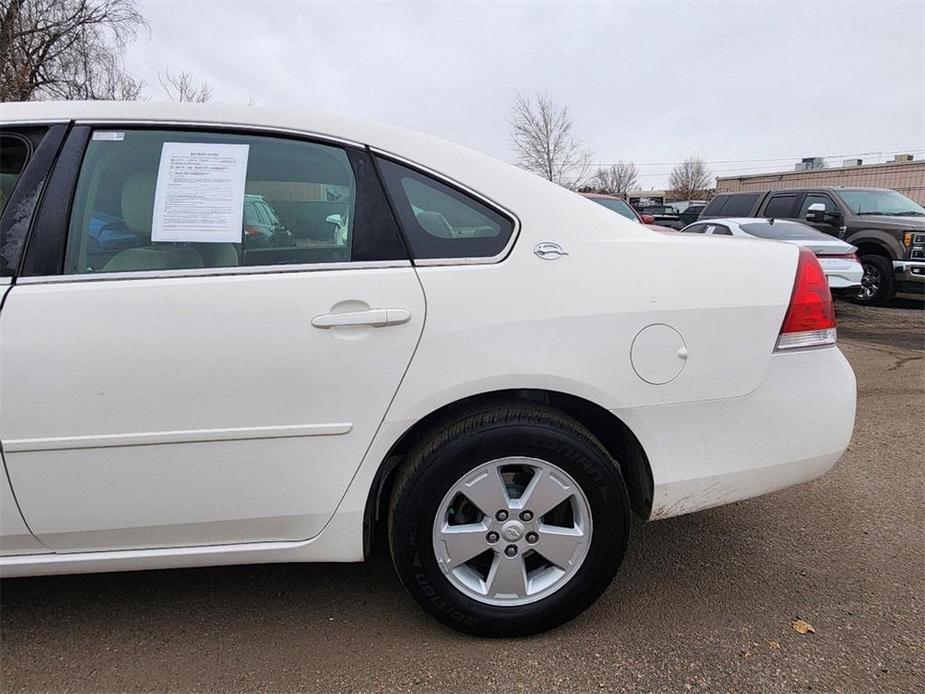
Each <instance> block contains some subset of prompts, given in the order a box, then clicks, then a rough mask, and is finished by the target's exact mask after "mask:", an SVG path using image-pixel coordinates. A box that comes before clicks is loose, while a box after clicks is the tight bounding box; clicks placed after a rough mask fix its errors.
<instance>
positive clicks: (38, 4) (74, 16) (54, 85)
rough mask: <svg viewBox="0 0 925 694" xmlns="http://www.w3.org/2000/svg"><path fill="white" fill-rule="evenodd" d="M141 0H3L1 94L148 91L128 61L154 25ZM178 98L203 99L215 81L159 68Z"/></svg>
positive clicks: (103, 95) (117, 96) (123, 97)
mask: <svg viewBox="0 0 925 694" xmlns="http://www.w3.org/2000/svg"><path fill="white" fill-rule="evenodd" d="M147 26H148V25H147V22H145V19H144V17H143V16H142V15H141V12H140V11H139V9H138V2H137V0H0V101H29V100H32V99H114V100H119V101H132V100H135V99H144V98H147V97H146V96H145V95H144V89H145V83H144V82H143V81H142V80H140V79H138V78H136V77H134V76H133V75H131V74H129V73H128V72H127V71H126V70H125V68H124V66H123V56H124V53H125V48H126V46H127V45H128V43H129V42H130V41H132V40H134V39H135V37H136V36H137V34H138V32H139V31H140V30H142V29H146V28H147ZM158 81H159V82H160V85H161V89H162V91H163V93H164V95H165V96H166V97H167V98H168V99H170V100H171V101H192V102H197V103H203V102H206V101H209V100H211V98H212V87H211V86H209V84H208V83H207V82H201V83H199V84H196V83H195V82H194V81H193V77H192V76H191V75H190V73H188V72H186V71H183V72H179V73H172V72H170V71H169V70H165V71H164V72H163V73H158Z"/></svg>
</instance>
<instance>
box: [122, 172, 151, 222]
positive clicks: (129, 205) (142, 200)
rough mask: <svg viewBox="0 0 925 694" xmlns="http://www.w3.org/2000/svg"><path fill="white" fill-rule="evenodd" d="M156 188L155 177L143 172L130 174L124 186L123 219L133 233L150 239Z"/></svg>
mask: <svg viewBox="0 0 925 694" xmlns="http://www.w3.org/2000/svg"><path fill="white" fill-rule="evenodd" d="M154 187H155V180H154V176H153V175H152V174H149V173H145V172H143V171H136V172H135V173H133V174H130V175H129V177H128V178H126V179H125V183H123V184H122V219H123V220H124V221H125V224H126V226H127V227H128V228H129V229H130V230H131V231H134V232H135V233H136V234H139V235H141V236H143V237H148V238H150V236H151V218H152V217H153V216H154Z"/></svg>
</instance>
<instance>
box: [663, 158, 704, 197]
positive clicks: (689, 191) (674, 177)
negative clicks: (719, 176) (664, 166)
mask: <svg viewBox="0 0 925 694" xmlns="http://www.w3.org/2000/svg"><path fill="white" fill-rule="evenodd" d="M712 183H713V173H712V172H711V171H710V169H708V168H707V165H706V164H704V163H703V160H702V159H700V158H698V157H688V158H687V159H685V160H684V161H683V162H681V163H680V164H678V165H677V166H676V167H674V169H672V171H671V175H670V176H669V177H668V188H669V189H670V190H671V191H672V192H673V193H674V194H675V195H676V196H677V197H678V199H679V200H694V199H696V198H701V197H703V196H704V195H705V194H706V192H707V190H708V189H709V188H710V185H711V184H712Z"/></svg>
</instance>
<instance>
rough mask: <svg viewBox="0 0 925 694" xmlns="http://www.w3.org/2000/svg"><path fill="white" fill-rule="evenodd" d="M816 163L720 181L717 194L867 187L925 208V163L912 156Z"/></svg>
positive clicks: (729, 177)
mask: <svg viewBox="0 0 925 694" xmlns="http://www.w3.org/2000/svg"><path fill="white" fill-rule="evenodd" d="M816 161H817V158H815V157H808V158H806V159H804V160H803V161H802V162H801V163H799V164H797V165H796V167H795V169H794V170H793V171H780V172H775V173H763V174H750V175H748V176H728V177H724V178H717V179H716V192H717V193H731V192H737V191H742V190H777V189H780V188H805V187H810V186H846V187H848V186H863V187H866V188H892V189H893V190H898V191H899V192H900V193H902V194H903V195H905V196H906V197H909V198H912V199H913V200H915V201H916V202H917V203H919V204H920V205H925V160H919V161H914V160H913V157H912V155H911V154H899V155H897V156H896V158H895V159H894V160H893V161H889V162H885V163H882V164H864V163H863V162H862V161H861V160H860V159H846V160H845V161H843V162H842V165H841V166H834V167H826V168H819V164H816Z"/></svg>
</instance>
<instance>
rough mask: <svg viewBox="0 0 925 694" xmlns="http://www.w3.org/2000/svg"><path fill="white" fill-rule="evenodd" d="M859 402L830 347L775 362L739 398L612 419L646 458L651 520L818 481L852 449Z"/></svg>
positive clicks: (850, 374) (847, 371)
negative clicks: (619, 421) (624, 427)
mask: <svg viewBox="0 0 925 694" xmlns="http://www.w3.org/2000/svg"><path fill="white" fill-rule="evenodd" d="M855 397H856V383H855V377H854V371H852V369H851V366H850V365H849V364H848V361H847V360H846V359H845V358H844V356H843V355H842V353H841V352H840V351H839V350H838V349H837V348H832V347H829V348H822V349H812V350H805V351H795V352H792V353H788V354H775V355H773V356H772V357H771V360H770V364H769V365H768V370H767V373H766V375H765V379H764V381H763V382H762V384H761V385H760V386H759V387H758V388H757V389H755V390H754V391H753V392H751V393H749V394H748V395H745V396H742V397H737V398H728V399H723V400H712V401H707V402H693V403H682V404H674V405H662V406H655V407H649V408H642V409H639V410H615V411H614V414H615V415H617V416H618V417H620V418H621V419H622V420H623V421H624V422H625V423H626V424H627V426H629V427H630V429H631V430H632V431H633V432H634V433H635V434H636V436H637V438H638V439H639V441H640V443H641V444H642V446H643V448H644V450H645V451H646V454H647V456H648V458H649V463H650V465H651V467H652V477H653V481H654V489H653V502H652V511H651V513H650V515H649V518H650V520H655V519H659V518H668V517H671V516H677V515H681V514H684V513H690V512H692V511H699V510H701V509H705V508H710V507H713V506H719V505H722V504H727V503H731V502H734V501H739V500H741V499H747V498H750V497H753V496H759V495H761V494H766V493H768V492H772V491H775V490H777V489H782V488H784V487H788V486H791V485H794V484H798V483H800V482H805V481H807V480H811V479H814V478H816V477H819V476H821V475H823V474H824V473H825V472H826V471H828V470H829V468H831V467H832V466H833V465H834V464H835V462H836V461H837V460H838V459H839V458H840V457H841V455H842V454H843V453H844V451H845V449H846V448H847V447H848V443H849V441H850V440H851V432H852V430H853V429H854V414H855Z"/></svg>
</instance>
